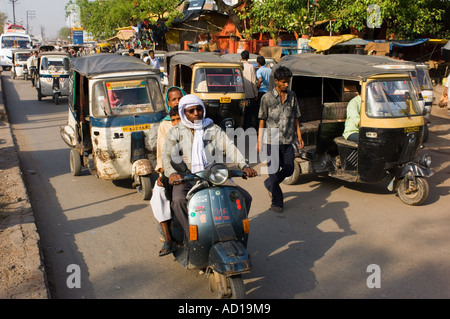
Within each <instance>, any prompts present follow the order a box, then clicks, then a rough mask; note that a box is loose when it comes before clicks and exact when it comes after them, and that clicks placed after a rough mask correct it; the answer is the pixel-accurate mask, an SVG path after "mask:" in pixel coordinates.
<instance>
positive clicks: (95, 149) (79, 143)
mask: <svg viewBox="0 0 450 319" xmlns="http://www.w3.org/2000/svg"><path fill="white" fill-rule="evenodd" d="M158 73H159V71H158V70H155V69H153V68H151V67H150V66H148V65H147V64H145V63H144V62H143V61H141V60H140V59H136V58H133V57H129V56H121V55H118V54H108V53H103V54H101V53H100V54H92V55H87V56H84V57H79V58H76V59H74V60H72V63H71V68H70V78H69V82H70V83H69V88H70V92H69V115H68V123H67V125H66V126H65V127H62V128H61V137H62V138H63V140H64V141H65V142H66V143H67V145H69V146H70V147H71V151H70V170H71V173H72V175H74V176H79V175H80V174H81V171H82V168H83V167H86V168H88V169H89V171H90V173H91V174H93V175H95V176H97V177H98V178H100V179H103V180H124V179H130V178H131V180H132V185H133V187H136V188H137V190H138V192H139V193H140V195H141V197H142V198H143V199H145V200H148V199H150V197H151V194H152V185H151V180H150V176H151V174H152V173H153V168H154V167H155V165H156V137H157V133H158V127H159V123H160V121H161V120H162V119H163V118H164V117H165V116H166V111H165V107H164V102H163V96H162V91H161V85H160V81H159V76H158Z"/></svg>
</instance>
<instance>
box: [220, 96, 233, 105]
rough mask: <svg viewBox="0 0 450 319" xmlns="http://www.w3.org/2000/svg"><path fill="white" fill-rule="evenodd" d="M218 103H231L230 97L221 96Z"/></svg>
mask: <svg viewBox="0 0 450 319" xmlns="http://www.w3.org/2000/svg"><path fill="white" fill-rule="evenodd" d="M220 103H231V97H229V96H222V97H221V98H220Z"/></svg>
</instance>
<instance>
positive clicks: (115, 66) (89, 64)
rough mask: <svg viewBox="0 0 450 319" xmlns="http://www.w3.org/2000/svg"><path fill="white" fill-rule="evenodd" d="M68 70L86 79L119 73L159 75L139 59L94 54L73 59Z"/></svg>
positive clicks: (158, 71) (108, 54) (157, 71)
mask: <svg viewBox="0 0 450 319" xmlns="http://www.w3.org/2000/svg"><path fill="white" fill-rule="evenodd" d="M70 68H71V69H73V70H74V71H76V72H77V73H79V74H81V75H83V76H85V77H87V78H91V77H94V76H97V75H101V74H110V73H121V72H138V71H143V72H153V73H155V74H159V73H160V70H159V69H155V68H154V67H152V66H150V65H147V63H145V62H143V61H142V60H141V59H137V58H135V57H131V56H125V55H118V54H110V53H96V54H90V55H86V56H83V57H79V58H76V59H73V60H72V61H71V63H70Z"/></svg>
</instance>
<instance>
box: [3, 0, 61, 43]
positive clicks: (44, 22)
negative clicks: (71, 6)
mask: <svg viewBox="0 0 450 319" xmlns="http://www.w3.org/2000/svg"><path fill="white" fill-rule="evenodd" d="M11 1H14V0H0V11H1V12H4V13H6V15H7V16H8V17H7V19H8V20H9V21H10V22H11V23H12V22H13V5H12V3H11ZM15 1H16V2H15V13H16V14H15V16H16V24H21V25H22V26H23V27H25V28H26V27H27V11H30V15H32V14H31V12H32V11H34V18H32V19H28V26H29V30H30V33H31V34H33V35H35V36H36V35H40V33H41V26H42V27H43V28H44V35H45V38H46V39H48V38H54V37H56V36H57V35H58V33H59V30H60V29H61V28H64V27H67V26H68V25H67V20H66V13H65V9H64V8H65V6H66V4H67V3H68V2H69V0H15ZM1 30H2V31H3V27H2V29H1Z"/></svg>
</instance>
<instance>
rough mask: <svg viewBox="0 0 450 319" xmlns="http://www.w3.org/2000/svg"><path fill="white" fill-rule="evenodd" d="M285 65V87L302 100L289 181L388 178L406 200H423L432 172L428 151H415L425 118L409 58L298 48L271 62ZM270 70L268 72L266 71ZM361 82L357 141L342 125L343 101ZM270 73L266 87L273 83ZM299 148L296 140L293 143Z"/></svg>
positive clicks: (400, 196) (343, 115) (370, 180)
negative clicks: (376, 58) (396, 60)
mask: <svg viewBox="0 0 450 319" xmlns="http://www.w3.org/2000/svg"><path fill="white" fill-rule="evenodd" d="M279 66H285V67H288V68H289V69H290V70H291V71H292V73H293V77H292V79H291V82H290V89H291V90H293V91H294V92H295V93H296V95H297V98H298V102H299V106H300V112H301V117H300V122H301V126H300V131H301V132H302V137H303V140H304V142H305V147H304V148H303V149H301V150H300V151H299V152H298V154H297V158H296V161H295V170H294V173H293V175H292V176H290V177H288V178H286V179H285V181H284V183H285V184H295V183H297V182H298V181H299V180H300V176H301V175H302V174H311V173H314V174H320V175H323V174H325V175H329V176H332V177H335V178H338V179H342V180H345V181H349V182H364V183H378V182H382V181H386V180H387V181H389V180H390V183H389V185H388V189H389V190H391V191H395V192H397V194H398V196H399V198H400V199H401V200H402V202H404V203H406V204H408V205H420V204H422V203H423V202H424V201H425V200H426V198H427V196H428V193H429V186H428V183H427V181H426V179H425V178H426V177H429V176H431V175H433V171H432V170H431V169H430V163H431V157H430V156H429V155H427V154H425V155H419V154H418V151H419V149H420V146H421V144H422V139H423V133H424V118H423V114H422V112H421V110H420V108H419V105H418V102H417V98H416V97H417V95H416V93H415V92H414V90H415V87H414V85H413V83H412V79H411V76H410V73H408V71H409V70H410V69H411V66H402V67H400V66H399V65H395V64H393V65H392V66H389V65H387V64H380V65H372V64H371V63H369V62H367V59H366V58H364V57H361V58H360V56H359V55H352V56H351V57H348V56H346V55H345V54H331V55H320V54H299V55H290V56H286V57H284V58H282V59H281V60H280V62H279V63H278V64H277V65H276V66H274V70H276V68H278V67H279ZM272 74H273V72H272ZM358 83H359V84H360V85H361V100H362V102H361V121H360V127H359V141H358V143H355V142H352V141H349V140H346V139H345V138H344V137H343V136H342V134H343V132H344V126H345V120H346V111H347V104H348V102H349V101H350V100H351V99H352V98H353V97H355V96H356V95H357V94H358V93H357V91H356V85H357V84H358ZM273 85H274V84H273V76H272V79H271V87H273ZM296 149H297V148H296Z"/></svg>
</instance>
